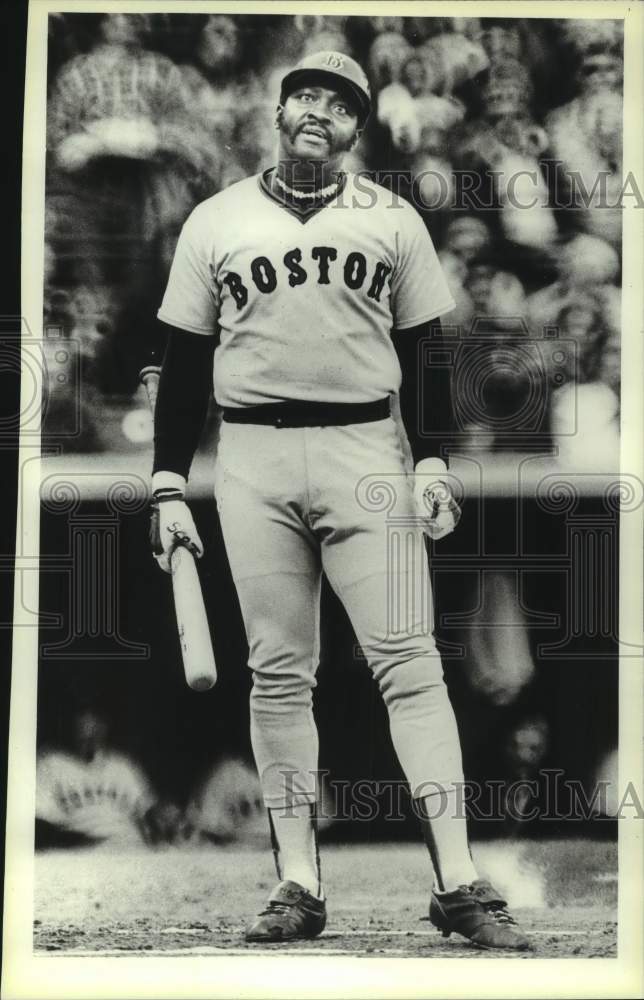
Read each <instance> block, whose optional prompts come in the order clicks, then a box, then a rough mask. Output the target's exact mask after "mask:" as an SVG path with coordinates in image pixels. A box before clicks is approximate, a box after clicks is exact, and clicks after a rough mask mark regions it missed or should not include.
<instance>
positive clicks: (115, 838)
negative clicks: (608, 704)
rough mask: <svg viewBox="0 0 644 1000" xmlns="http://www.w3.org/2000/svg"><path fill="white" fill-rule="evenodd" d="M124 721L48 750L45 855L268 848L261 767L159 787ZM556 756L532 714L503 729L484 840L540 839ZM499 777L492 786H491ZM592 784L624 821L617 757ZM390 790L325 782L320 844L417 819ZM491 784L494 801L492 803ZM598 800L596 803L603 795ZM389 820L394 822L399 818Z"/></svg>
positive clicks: (231, 766) (39, 825)
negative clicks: (540, 795)
mask: <svg viewBox="0 0 644 1000" xmlns="http://www.w3.org/2000/svg"><path fill="white" fill-rule="evenodd" d="M114 722H115V719H114V716H113V714H110V713H109V712H105V711H104V710H102V709H101V708H99V707H97V706H95V705H89V704H88V705H87V706H85V707H84V708H81V709H79V710H78V711H77V712H76V713H75V714H74V715H73V717H72V718H71V719H70V720H69V726H68V727H67V731H66V732H65V734H64V736H63V739H62V740H61V741H59V742H58V743H56V744H52V743H49V742H43V743H42V744H41V745H40V746H39V750H38V757H37V768H36V810H35V818H36V848H37V849H51V848H65V847H77V846H92V845H107V846H108V848H114V849H118V850H128V849H132V848H134V849H137V848H139V847H141V846H147V847H151V848H162V847H166V846H169V845H172V846H175V847H180V848H185V849H199V848H204V847H206V848H207V847H211V848H215V849H217V848H225V847H227V846H229V845H236V846H242V847H249V848H265V849H267V848H268V847H269V846H270V825H269V822H268V814H267V811H266V808H265V806H264V803H263V799H262V791H261V785H260V782H259V778H258V775H257V771H256V769H255V767H254V765H253V764H252V763H250V762H249V761H248V760H246V759H243V758H242V757H239V756H230V755H225V754H224V755H220V756H219V757H218V758H217V759H216V760H215V761H214V762H212V761H210V762H209V761H207V760H205V759H198V758H194V759H192V760H191V769H190V773H189V774H187V773H186V774H184V775H183V776H182V777H183V782H182V785H183V787H182V789H181V790H180V791H169V790H168V789H167V788H165V789H164V788H161V787H160V786H158V785H155V782H154V781H153V780H152V778H151V777H150V775H149V774H148V773H147V771H146V769H145V767H144V765H143V763H142V762H141V761H140V760H139V759H138V758H137V755H136V754H135V753H133V752H132V751H131V750H129V749H127V747H123V746H120V745H119V743H118V740H117V739H115V733H114V730H115V728H116V727H115V725H114ZM549 752H550V729H549V725H548V722H547V721H546V719H545V717H544V716H543V715H542V714H540V713H539V712H538V711H534V710H532V711H525V712H522V713H518V714H517V715H516V717H515V718H514V719H513V720H512V721H511V722H510V723H509V724H508V725H507V726H506V727H505V736H504V738H503V739H502V740H501V741H500V743H499V747H498V754H497V759H498V769H497V770H495V772H494V775H492V776H491V775H486V776H483V775H478V774H476V775H472V776H471V777H470V778H469V779H468V780H469V781H470V782H472V783H473V785H472V787H473V789H477V787H478V794H474V795H472V801H474V802H475V803H476V806H475V807H474V809H473V811H472V813H471V816H472V818H473V819H476V820H479V821H480V820H481V818H482V817H484V823H483V826H481V825H480V822H479V823H478V825H477V832H478V834H479V836H481V837H485V836H486V834H488V833H492V835H493V836H506V837H509V838H514V837H516V836H519V835H521V834H525V833H529V832H530V831H532V832H534V825H532V826H531V824H534V820H535V815H534V812H533V810H534V808H535V802H536V801H538V799H537V798H536V792H535V790H534V789H533V790H532V791H531V785H534V788H535V789H536V788H538V787H539V786H540V784H541V783H542V782H543V777H544V775H546V774H547V771H544V770H543V768H547V767H548V766H549ZM157 756H159V754H158V752H157ZM595 757H596V755H595ZM560 773H562V774H563V773H564V772H563V771H561V772H560ZM491 777H492V778H493V779H494V780H493V781H492V782H491V784H490V786H489V787H488V786H487V782H489V781H490V778H491ZM584 778H585V784H586V785H587V787H588V788H589V789H590V790H591V791H593V790H594V789H595V788H596V787H597V786H598V783H599V782H601V783H602V785H603V786H604V788H605V789H606V791H605V792H604V793H603V795H602V796H601V797H599V798H598V799H597V801H596V802H595V803H594V804H593V806H592V809H591V810H590V814H592V815H595V816H600V817H603V818H606V817H611V816H614V815H615V814H616V811H617V808H618V791H617V789H618V775H617V756H616V750H615V749H613V748H612V747H611V748H609V750H608V752H604V753H603V754H602V755H600V756H599V757H598V758H597V759H594V760H593V762H592V765H591V766H590V767H589V769H588V771H587V773H586V774H585V775H584ZM479 782H480V784H478V783H479ZM387 784H388V783H387V781H386V780H385V781H382V782H379V781H377V780H375V781H374V780H371V782H369V779H367V783H365V780H364V779H363V778H360V779H358V780H357V781H356V782H355V785H354V787H353V790H352V789H351V788H350V787H349V788H348V787H347V784H346V782H345V781H344V780H340V781H339V782H338V783H337V784H336V782H335V780H334V778H333V776H332V775H331V776H329V773H328V772H325V771H322V772H320V774H319V789H320V800H319V804H318V829H319V832H320V835H321V836H322V837H323V838H325V839H329V838H330V839H334V838H335V839H337V838H340V839H346V838H350V837H351V836H355V832H356V831H355V829H354V830H353V831H352V830H350V829H349V828H350V826H351V824H352V823H353V824H354V826H355V824H356V823H357V824H358V825H360V823H362V824H363V830H362V836H363V837H367V838H369V837H370V835H371V829H370V825H371V824H373V823H374V821H378V820H379V819H380V817H379V815H378V812H377V811H376V810H378V809H379V808H380V809H382V808H383V805H384V803H385V798H386V797H387V794H388V795H389V799H388V801H389V805H388V807H387V806H385V811H387V809H389V810H391V809H392V803H395V806H393V808H394V809H395V813H396V814H397V819H399V820H400V819H402V818H403V817H404V815H405V814H407V818H410V817H411V816H412V814H413V810H412V809H411V807H410V805H409V798H408V796H407V797H405V796H401V795H400V794H398V793H395V792H394V791H393V786H391V790H390V792H389V793H387V791H386V789H387ZM492 786H496V791H494V792H493V793H492V797H491V796H490V791H491V788H492ZM368 789H371V791H368ZM499 790H500V793H499ZM354 795H355V798H353V796H354ZM365 795H371V804H372V812H371V814H370V815H369V814H367V813H365V805H366V803H367V800H366V799H365ZM383 796H384V797H383ZM588 799H589V801H592V799H593V795H592V794H591V795H589V796H588ZM466 801H469V799H468V800H466ZM378 802H379V805H378ZM562 805H563V800H562ZM476 810H478V813H477V811H476ZM389 815H390V818H391V817H392V815H394V813H391V812H390V813H389ZM550 818H552V816H551V817H550ZM587 818H588V817H587ZM486 823H487V827H486ZM380 829H382V830H383V834H384V835H386V833H387V832H388V833H389V835H390V836H392V835H393V836H395V833H396V831H395V830H394V829H393V828H387V827H384V828H383V827H382V826H380Z"/></svg>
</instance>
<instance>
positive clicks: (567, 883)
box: [34, 840, 617, 958]
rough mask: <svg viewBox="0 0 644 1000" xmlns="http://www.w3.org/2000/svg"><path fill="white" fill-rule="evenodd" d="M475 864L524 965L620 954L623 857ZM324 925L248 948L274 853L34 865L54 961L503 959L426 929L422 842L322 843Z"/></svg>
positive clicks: (517, 855) (38, 944)
mask: <svg viewBox="0 0 644 1000" xmlns="http://www.w3.org/2000/svg"><path fill="white" fill-rule="evenodd" d="M474 854H475V860H476V861H477V864H478V867H479V870H480V871H481V872H482V873H483V874H487V875H488V876H489V877H491V878H492V880H493V881H494V882H495V884H496V885H497V886H498V888H500V889H501V890H502V891H503V892H504V893H505V894H506V896H507V897H508V899H509V902H510V904H511V905H512V907H513V910H514V912H515V914H516V916H517V917H518V918H519V919H520V921H521V923H522V924H523V926H524V927H525V929H526V930H527V931H528V933H529V935H530V936H531V939H532V941H533V944H534V947H535V951H534V952H533V953H527V954H526V955H522V956H518V957H523V958H525V957H528V958H529V957H533V956H534V957H538V958H568V957H583V958H589V957H602V958H605V957H613V956H615V955H616V953H617V922H616V921H617V912H616V906H617V849H616V845H614V844H612V843H596V842H587V841H579V840H577V841H554V842H549V843H544V842H538V843H527V842H521V843H519V844H516V843H502V844H488V845H482V846H479V847H476V846H475V849H474ZM324 872H325V885H326V891H327V895H328V897H329V921H328V924H327V930H326V931H325V933H324V934H323V935H322V936H321V937H320V938H318V939H316V940H315V941H302V942H293V943H291V944H289V945H273V946H261V947H258V946H257V945H246V944H245V943H244V941H243V927H244V923H245V921H246V920H247V919H248V917H249V916H251V915H252V914H253V913H254V912H255V911H256V910H257V909H258V908H259V906H260V904H262V903H263V902H264V900H265V898H266V895H267V893H268V892H269V891H270V889H271V888H272V886H273V884H274V881H275V877H274V873H273V869H272V865H271V858H270V853H269V852H266V851H261V852H259V851H257V850H242V849H240V848H230V847H229V848H224V849H222V848H200V849H179V848H167V849H165V850H159V851H150V850H145V849H143V848H141V849H137V850H130V851H129V852H128V853H121V852H119V853H118V854H116V853H114V852H113V850H108V849H107V847H102V848H89V849H88V848H86V849H75V850H65V851H63V850H58V851H47V852H42V853H39V854H38V855H37V857H36V898H35V910H34V916H35V921H34V924H35V926H34V948H35V950H36V951H37V952H41V953H42V952H47V953H49V954H52V953H55V952H58V953H61V954H66V955H68V954H70V953H73V954H97V953H100V954H102V955H107V954H114V955H124V954H127V955H133V954H135V955H136V954H141V955H150V956H152V955H158V954H160V953H162V954H164V955H174V954H178V955H187V954H191V955H209V954H222V953H226V954H230V955H234V954H246V953H248V952H249V951H251V950H252V953H253V954H268V953H271V952H272V951H274V950H275V949H279V951H280V953H281V954H283V953H285V952H288V953H291V952H292V953H294V954H295V953H297V954H300V955H303V954H314V955H338V954H344V955H347V954H348V955H356V956H392V957H406V956H407V957H422V956H427V957H439V956H440V957H448V956H453V957H457V958H466V957H471V958H486V957H498V955H499V953H498V952H495V953H490V952H484V951H480V950H478V949H475V948H473V947H472V946H471V945H470V944H469V943H467V942H466V941H464V940H463V939H462V938H458V939H457V938H456V937H452V938H450V939H448V940H445V939H444V938H442V937H441V935H440V934H439V933H438V932H437V931H435V930H434V929H433V928H432V927H431V925H430V924H429V922H428V921H427V919H425V918H426V915H427V907H428V898H429V877H428V868H427V861H426V858H425V856H424V851H423V849H422V847H416V846H413V845H407V844H405V845H402V846H401V845H397V844H390V845H382V844H381V845H378V846H372V845H370V846H364V847H356V846H351V847H336V846H327V847H326V848H325V850H324Z"/></svg>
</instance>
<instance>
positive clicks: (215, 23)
mask: <svg viewBox="0 0 644 1000" xmlns="http://www.w3.org/2000/svg"><path fill="white" fill-rule="evenodd" d="M238 56H239V31H238V28H237V25H236V24H235V22H234V21H233V19H232V18H230V17H227V16H226V15H225V14H212V15H211V16H210V17H209V18H208V20H207V21H206V23H205V25H204V27H203V29H202V32H201V37H200V39H199V44H198V47H197V58H198V60H199V62H200V63H201V65H202V66H205V67H206V69H209V70H213V71H217V72H223V71H224V70H227V69H229V68H231V67H232V66H234V65H235V63H236V62H237V59H238Z"/></svg>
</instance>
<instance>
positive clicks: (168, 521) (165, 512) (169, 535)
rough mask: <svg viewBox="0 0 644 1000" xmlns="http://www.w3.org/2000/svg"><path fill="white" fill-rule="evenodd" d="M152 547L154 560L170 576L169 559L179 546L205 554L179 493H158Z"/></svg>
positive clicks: (153, 510)
mask: <svg viewBox="0 0 644 1000" xmlns="http://www.w3.org/2000/svg"><path fill="white" fill-rule="evenodd" d="M150 506H151V516H150V544H151V545H152V552H153V555H154V558H155V559H156V560H157V562H158V564H159V566H160V567H161V569H162V570H163V571H164V573H171V572H172V567H171V565H170V557H171V555H172V552H173V551H174V549H176V547H177V546H178V545H185V547H186V548H187V549H188V550H189V551H190V552H192V554H193V555H194V556H196V558H197V559H200V558H201V556H202V555H203V544H202V541H201V539H200V537H199V532H198V531H197V528H196V526H195V522H194V521H193V519H192V514H191V513H190V508H189V507H188V505H187V503H186V502H185V501H184V499H183V496H182V494H181V492H180V491H179V490H171V489H160V490H155V492H154V494H153V496H152V502H151V505H150Z"/></svg>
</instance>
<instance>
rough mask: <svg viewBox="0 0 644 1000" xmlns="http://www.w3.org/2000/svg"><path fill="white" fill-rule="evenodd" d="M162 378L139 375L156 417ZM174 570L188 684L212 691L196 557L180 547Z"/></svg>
mask: <svg viewBox="0 0 644 1000" xmlns="http://www.w3.org/2000/svg"><path fill="white" fill-rule="evenodd" d="M160 374H161V369H160V368H159V367H158V366H157V365H148V367H147V368H143V370H142V371H141V373H140V375H139V378H140V380H141V382H142V383H143V385H144V386H145V390H146V392H147V396H148V402H149V404H150V410H151V411H152V415H153V416H154V410H155V407H156V401H157V393H158V391H159V376H160ZM170 569H171V570H172V593H173V596H174V610H175V615H176V619H177V631H178V633H179V643H180V645H181V656H182V658H183V669H184V671H185V675H186V681H187V682H188V685H189V687H191V688H192V689H193V690H194V691H208V690H209V689H210V688H211V687H212V686H213V684H214V683H215V681H216V680H217V665H216V663H215V655H214V653H213V649H212V640H211V637H210V627H209V625H208V618H207V616H206V609H205V606H204V602H203V594H202V592H201V584H200V582H199V574H198V572H197V567H196V564H195V560H194V556H193V555H192V553H191V552H190V551H189V550H188V549H187V548H186V547H185V546H183V545H178V546H177V547H176V548H175V549H174V550H173V552H172V555H171V556H170Z"/></svg>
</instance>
